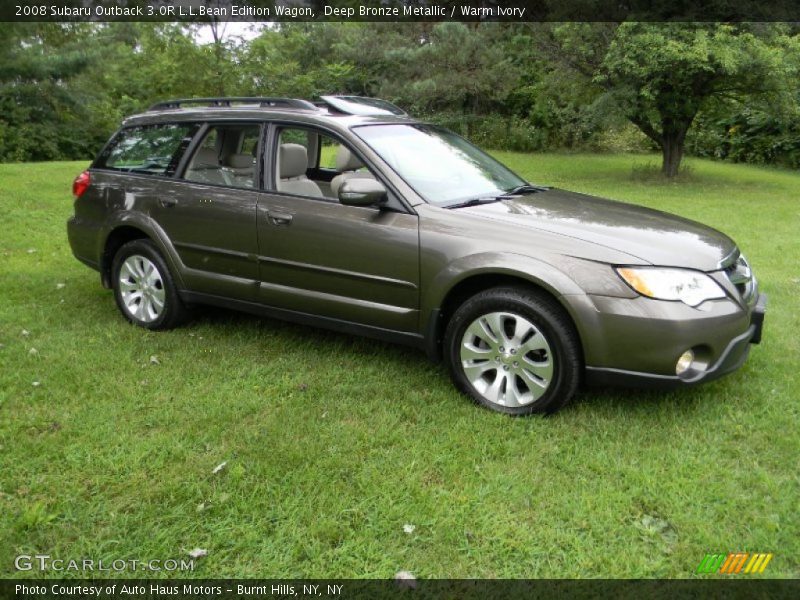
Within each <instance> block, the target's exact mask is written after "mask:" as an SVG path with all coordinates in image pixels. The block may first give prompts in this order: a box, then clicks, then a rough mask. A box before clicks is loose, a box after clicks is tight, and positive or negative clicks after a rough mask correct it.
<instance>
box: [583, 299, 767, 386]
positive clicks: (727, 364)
mask: <svg viewBox="0 0 800 600" xmlns="http://www.w3.org/2000/svg"><path fill="white" fill-rule="evenodd" d="M766 305H767V296H766V294H760V295H759V296H758V299H757V301H756V302H755V304H754V306H753V307H752V309H751V310H750V311H749V313H743V312H740V315H741V318H744V319H746V321H744V322H743V323H741V324H740V323H739V320H738V319H735V318H734V317H733V316H726V315H720V316H714V315H709V317H708V318H709V321H708V323H703V322H702V321H699V322H697V323H692V324H690V325H689V326H688V327H686V326H685V325H684V324H681V326H679V325H678V324H677V323H673V326H674V329H675V333H674V334H673V335H669V334H664V335H663V336H662V337H661V338H656V339H653V340H651V343H650V345H651V346H654V347H655V348H656V349H655V350H654V351H653V355H654V356H657V355H659V354H660V355H661V359H660V360H659V361H658V362H659V363H660V368H659V370H658V371H655V372H654V371H649V370H642V371H640V370H635V369H626V368H617V367H615V366H588V365H587V367H586V383H587V384H588V385H594V386H607V385H613V386H626V387H638V388H643V387H648V388H663V389H670V388H676V387H682V386H689V385H694V384H697V383H703V382H707V381H712V380H714V379H718V378H719V377H722V376H723V375H726V374H728V373H731V372H732V371H735V370H736V369H738V368H739V367H741V366H742V364H744V362H745V360H747V357H748V355H749V353H750V345H751V344H758V343H759V342H760V341H761V335H762V330H763V327H764V315H765V313H766ZM737 327H738V331H742V327H744V331H743V332H742V333H739V334H738V335H733V336H731V334H730V331H731V329H732V328H737ZM720 334H721V335H722V336H723V337H722V338H721V339H720V337H719V335H720ZM642 335H646V332H643V333H642ZM725 336H727V337H725ZM704 339H709V340H711V341H710V343H706V342H701V340H704ZM690 347H698V348H701V349H703V352H705V354H704V355H703V354H701V356H705V358H706V360H702V359H701V360H699V361H698V363H697V365H696V366H694V367H693V368H691V369H689V370H688V371H687V372H686V373H683V374H682V375H680V376H678V375H676V374H675V372H674V365H675V362H676V360H677V356H679V355H680V354H679V351H680V352H682V351H683V350H685V349H688V348H690ZM587 362H588V361H587ZM590 364H591V363H590ZM667 369H670V370H671V372H665V371H666V370H667Z"/></svg>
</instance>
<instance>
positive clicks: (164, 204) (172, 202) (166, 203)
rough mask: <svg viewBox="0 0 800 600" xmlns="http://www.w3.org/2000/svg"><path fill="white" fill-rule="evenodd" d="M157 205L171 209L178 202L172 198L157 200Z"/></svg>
mask: <svg viewBox="0 0 800 600" xmlns="http://www.w3.org/2000/svg"><path fill="white" fill-rule="evenodd" d="M158 203H159V204H160V205H161V206H162V207H163V208H172V207H173V206H175V205H176V204H177V203H178V201H177V200H175V199H174V198H159V199H158Z"/></svg>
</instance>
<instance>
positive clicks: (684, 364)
mask: <svg viewBox="0 0 800 600" xmlns="http://www.w3.org/2000/svg"><path fill="white" fill-rule="evenodd" d="M693 362H694V351H693V350H687V351H686V352H684V353H683V354H681V357H680V358H679V359H678V362H677V363H675V373H676V374H677V375H683V374H684V373H685V372H686V371H688V370H689V367H691V366H692V363H693Z"/></svg>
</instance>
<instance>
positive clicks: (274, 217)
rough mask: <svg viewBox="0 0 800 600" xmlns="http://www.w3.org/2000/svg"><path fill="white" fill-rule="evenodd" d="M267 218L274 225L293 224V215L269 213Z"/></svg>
mask: <svg viewBox="0 0 800 600" xmlns="http://www.w3.org/2000/svg"><path fill="white" fill-rule="evenodd" d="M267 218H268V219H269V222H270V223H272V224H273V225H291V223H292V215H291V214H289V213H283V212H275V211H269V212H267Z"/></svg>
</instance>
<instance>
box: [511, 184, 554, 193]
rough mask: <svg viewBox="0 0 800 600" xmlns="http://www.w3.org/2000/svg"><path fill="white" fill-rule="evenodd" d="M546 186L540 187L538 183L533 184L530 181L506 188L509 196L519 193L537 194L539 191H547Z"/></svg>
mask: <svg viewBox="0 0 800 600" xmlns="http://www.w3.org/2000/svg"><path fill="white" fill-rule="evenodd" d="M546 191H547V188H546V187H540V186H538V185H531V184H530V183H523V184H522V185H518V186H517V187H515V188H511V189H510V190H506V192H505V193H506V195H508V196H515V195H517V194H537V193H539V192H546Z"/></svg>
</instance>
